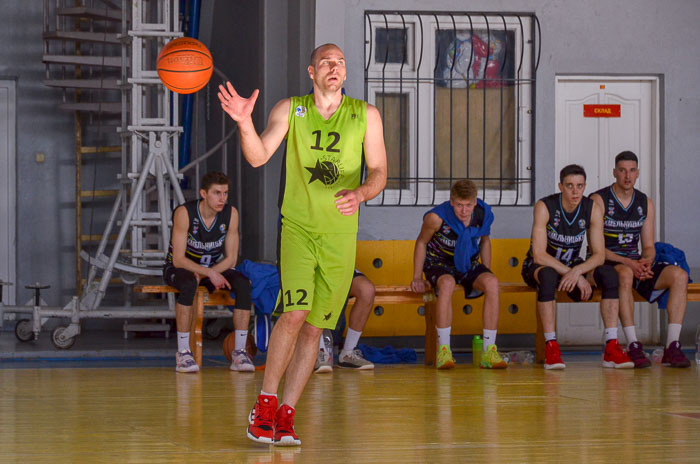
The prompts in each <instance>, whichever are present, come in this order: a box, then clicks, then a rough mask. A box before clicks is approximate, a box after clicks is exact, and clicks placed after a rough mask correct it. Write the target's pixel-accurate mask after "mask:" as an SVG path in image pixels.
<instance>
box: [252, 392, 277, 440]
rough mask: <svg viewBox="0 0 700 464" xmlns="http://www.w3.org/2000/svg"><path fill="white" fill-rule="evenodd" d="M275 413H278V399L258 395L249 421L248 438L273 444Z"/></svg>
mask: <svg viewBox="0 0 700 464" xmlns="http://www.w3.org/2000/svg"><path fill="white" fill-rule="evenodd" d="M275 411H277V397H276V396H271V395H258V401H256V402H255V406H253V410H252V411H250V416H249V417H248V421H249V422H250V425H249V426H248V432H247V435H248V438H250V439H251V440H253V441H257V442H258V443H267V444H270V443H272V438H273V436H274V433H275Z"/></svg>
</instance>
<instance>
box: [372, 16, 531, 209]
mask: <svg viewBox="0 0 700 464" xmlns="http://www.w3.org/2000/svg"><path fill="white" fill-rule="evenodd" d="M540 37H541V31H540V25H539V21H538V19H537V17H536V16H535V15H534V14H528V13H495V12H490V13H487V12H469V13H467V12H426V11H366V12H365V55H364V56H365V99H366V100H367V101H368V102H370V103H372V104H373V105H375V106H376V107H377V108H378V110H379V112H380V114H381V116H382V121H383V123H384V137H385V143H386V148H387V158H388V164H389V172H388V180H387V185H386V188H385V190H384V192H383V193H382V194H381V195H379V196H378V197H377V198H375V199H374V200H372V201H371V202H369V205H370V206H428V205H435V204H438V203H440V202H443V201H445V200H447V199H449V191H450V187H451V185H452V184H453V183H454V181H456V180H459V179H463V178H468V179H471V180H473V181H474V182H475V183H476V184H477V186H478V188H479V190H480V191H479V196H480V197H481V198H483V199H484V200H485V201H487V202H488V203H490V204H492V205H502V206H530V205H532V203H533V195H534V189H533V188H532V187H533V182H534V177H535V176H534V144H535V137H534V128H535V108H534V102H535V75H536V71H537V67H538V64H539V59H540V50H541V47H540V42H541V39H540Z"/></svg>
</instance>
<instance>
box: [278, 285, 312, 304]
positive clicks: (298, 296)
mask: <svg viewBox="0 0 700 464" xmlns="http://www.w3.org/2000/svg"><path fill="white" fill-rule="evenodd" d="M307 295H308V294H307V293H306V290H304V289H303V288H298V289H296V291H294V292H292V291H291V290H287V291H286V292H284V298H285V300H284V305H285V306H308V305H309V303H308V302H307V301H306V297H307ZM294 300H296V302H294Z"/></svg>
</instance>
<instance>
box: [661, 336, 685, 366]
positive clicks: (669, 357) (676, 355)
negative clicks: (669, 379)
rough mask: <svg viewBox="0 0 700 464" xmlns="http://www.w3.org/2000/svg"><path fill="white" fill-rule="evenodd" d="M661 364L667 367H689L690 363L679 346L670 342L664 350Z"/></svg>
mask: <svg viewBox="0 0 700 464" xmlns="http://www.w3.org/2000/svg"><path fill="white" fill-rule="evenodd" d="M661 364H663V365H664V366H668V367H690V361H688V358H686V357H685V355H684V354H683V352H682V351H681V344H680V343H679V342H678V341H675V342H672V343H671V344H670V345H668V348H666V349H664V357H663V359H661Z"/></svg>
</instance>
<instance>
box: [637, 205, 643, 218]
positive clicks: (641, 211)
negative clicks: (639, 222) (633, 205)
mask: <svg viewBox="0 0 700 464" xmlns="http://www.w3.org/2000/svg"><path fill="white" fill-rule="evenodd" d="M637 213H638V214H639V215H640V216H641V215H642V213H643V210H642V207H641V206H637Z"/></svg>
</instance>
